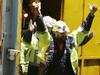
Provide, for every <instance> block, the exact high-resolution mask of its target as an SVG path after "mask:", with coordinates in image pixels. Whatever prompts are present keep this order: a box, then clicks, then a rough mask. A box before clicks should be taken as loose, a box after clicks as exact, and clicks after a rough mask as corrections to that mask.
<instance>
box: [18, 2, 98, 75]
mask: <svg viewBox="0 0 100 75" xmlns="http://www.w3.org/2000/svg"><path fill="white" fill-rule="evenodd" d="M31 6H32V8H31V10H34V12H33V11H32V12H33V14H34V15H31V16H34V18H33V17H32V18H31V17H30V18H29V19H28V20H29V21H28V23H27V24H28V25H27V27H28V28H27V29H25V30H22V39H21V53H20V74H21V75H76V74H77V68H78V53H77V50H78V47H79V46H82V45H84V44H86V43H87V42H88V41H89V40H90V39H91V38H92V37H93V33H90V34H89V30H90V28H91V25H92V21H93V19H94V16H95V15H94V14H95V12H96V11H97V7H96V6H95V5H92V6H91V8H90V12H89V15H88V16H87V18H86V19H85V20H84V21H83V22H82V24H81V25H80V26H79V27H78V28H77V29H76V30H74V31H73V32H72V33H70V34H68V32H69V31H70V30H69V27H68V26H67V24H66V23H65V22H64V21H62V20H56V19H54V18H52V17H50V16H43V15H42V13H41V2H40V1H35V2H32V4H31ZM23 11H24V14H27V16H30V14H29V13H27V12H26V13H25V10H24V9H23ZM30 12H31V11H30ZM27 16H26V17H27ZM23 17H25V15H24V16H23ZM23 24H24V25H23V26H25V25H26V23H25V22H24V20H23Z"/></svg>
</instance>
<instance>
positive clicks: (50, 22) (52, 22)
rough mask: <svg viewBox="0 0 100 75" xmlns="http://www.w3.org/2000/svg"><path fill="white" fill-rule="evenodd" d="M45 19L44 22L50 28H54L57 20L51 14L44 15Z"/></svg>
mask: <svg viewBox="0 0 100 75" xmlns="http://www.w3.org/2000/svg"><path fill="white" fill-rule="evenodd" d="M43 21H44V24H45V25H46V26H47V27H50V28H52V27H53V26H54V25H55V23H56V20H55V19H54V18H52V17H50V16H44V17H43Z"/></svg>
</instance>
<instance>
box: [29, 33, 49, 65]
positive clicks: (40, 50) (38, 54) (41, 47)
mask: <svg viewBox="0 0 100 75" xmlns="http://www.w3.org/2000/svg"><path fill="white" fill-rule="evenodd" d="M37 38H38V39H37ZM31 44H32V46H33V49H32V50H31V52H30V54H29V62H31V63H33V64H36V65H38V64H40V61H45V58H46V57H45V53H46V51H47V48H48V47H49V45H50V34H49V32H44V33H37V34H36V36H34V35H32V42H31Z"/></svg>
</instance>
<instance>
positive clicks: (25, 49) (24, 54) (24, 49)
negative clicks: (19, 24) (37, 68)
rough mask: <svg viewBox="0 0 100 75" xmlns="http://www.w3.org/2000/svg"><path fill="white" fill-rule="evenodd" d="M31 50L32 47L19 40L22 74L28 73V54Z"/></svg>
mask: <svg viewBox="0 0 100 75" xmlns="http://www.w3.org/2000/svg"><path fill="white" fill-rule="evenodd" d="M32 49H33V47H32V45H31V44H29V43H26V42H24V41H23V39H22V40H21V53H20V64H21V68H22V72H23V73H25V72H26V73H27V72H28V64H29V53H30V51H31V50H32Z"/></svg>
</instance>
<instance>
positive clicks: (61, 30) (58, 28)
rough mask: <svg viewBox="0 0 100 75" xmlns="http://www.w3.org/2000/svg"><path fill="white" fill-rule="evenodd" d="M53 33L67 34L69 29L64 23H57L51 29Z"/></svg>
mask: <svg viewBox="0 0 100 75" xmlns="http://www.w3.org/2000/svg"><path fill="white" fill-rule="evenodd" d="M53 31H56V32H59V33H64V32H69V27H68V26H67V24H66V23H65V22H64V21H61V20H59V21H57V22H56V24H55V26H54V27H53Z"/></svg>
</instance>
